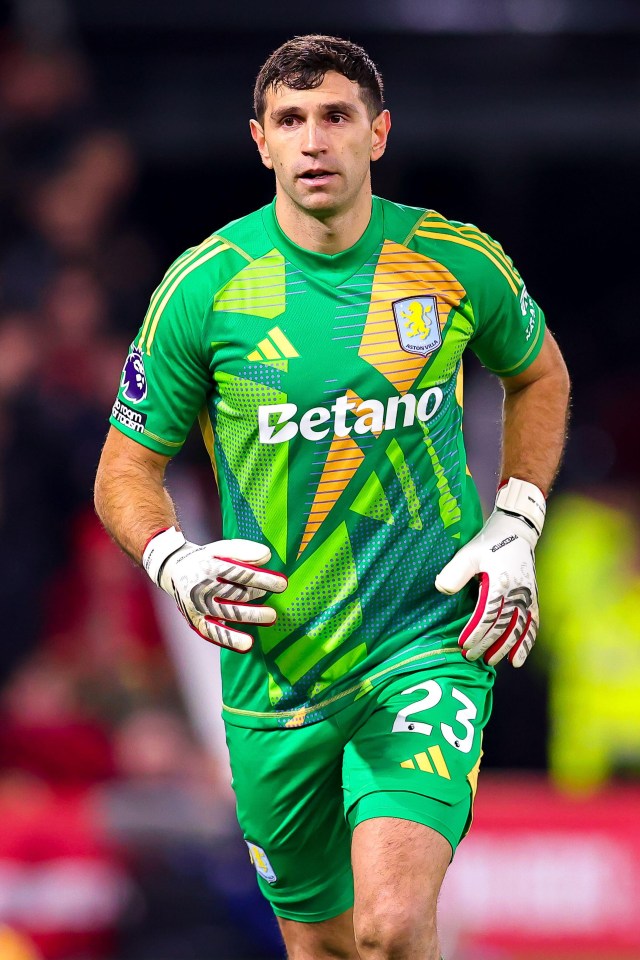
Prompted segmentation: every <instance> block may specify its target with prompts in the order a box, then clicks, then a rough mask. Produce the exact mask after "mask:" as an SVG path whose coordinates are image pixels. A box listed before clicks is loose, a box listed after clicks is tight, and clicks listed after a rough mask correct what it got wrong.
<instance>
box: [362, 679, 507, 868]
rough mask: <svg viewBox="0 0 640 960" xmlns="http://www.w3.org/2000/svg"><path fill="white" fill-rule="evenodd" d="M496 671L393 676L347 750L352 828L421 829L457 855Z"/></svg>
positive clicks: (465, 827)
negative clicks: (385, 824)
mask: <svg viewBox="0 0 640 960" xmlns="http://www.w3.org/2000/svg"><path fill="white" fill-rule="evenodd" d="M493 677H494V673H493V671H492V670H487V669H485V668H479V667H478V666H477V665H476V664H473V663H467V662H466V661H462V662H461V663H460V664H459V665H458V664H453V665H452V664H447V665H444V666H443V667H442V668H437V669H428V670H421V671H416V672H415V673H412V674H407V675H403V676H400V677H395V678H394V679H393V681H392V682H391V683H390V684H388V686H387V687H386V688H385V689H384V690H382V691H379V692H376V701H377V702H376V707H375V709H374V710H372V711H371V713H370V714H369V715H368V717H367V718H366V720H365V721H364V722H363V723H362V725H361V726H360V727H359V728H358V729H357V731H356V732H355V733H354V735H353V737H352V738H351V740H350V741H349V743H348V744H347V746H346V748H345V757H344V783H345V812H346V814H347V817H348V820H349V824H350V826H351V829H352V830H354V829H355V827H356V826H357V825H358V824H360V823H363V822H365V821H367V820H370V819H373V818H376V817H395V818H399V819H404V820H410V821H413V822H415V823H421V824H423V825H425V826H428V827H431V828H432V829H433V830H435V831H437V832H438V833H440V834H441V835H442V836H443V837H444V838H445V839H446V840H447V841H448V843H449V845H450V847H451V851H455V849H456V846H457V844H458V843H459V841H460V839H461V838H462V837H463V836H464V834H465V833H466V831H467V830H468V827H469V825H470V822H471V811H472V802H473V795H474V793H475V785H476V780H477V775H478V769H479V764H480V756H481V752H482V751H481V738H482V730H483V728H484V725H485V724H486V722H487V720H488V717H489V714H490V711H491V689H492V684H493Z"/></svg>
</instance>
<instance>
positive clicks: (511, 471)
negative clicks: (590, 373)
mask: <svg viewBox="0 0 640 960" xmlns="http://www.w3.org/2000/svg"><path fill="white" fill-rule="evenodd" d="M568 404H569V378H568V376H567V374H566V369H561V370H558V371H555V372H554V373H553V374H549V375H548V376H544V377H541V378H540V379H539V380H535V381H534V382H533V383H529V384H527V385H526V386H522V387H521V388H520V389H518V390H512V391H509V390H508V389H507V390H506V392H505V399H504V412H503V441H502V462H501V469H500V476H501V479H507V478H508V477H518V478H519V479H520V480H528V481H529V482H530V483H535V484H536V486H537V487H539V488H540V489H541V490H542V491H543V492H544V493H545V494H546V493H548V492H549V490H550V489H551V486H552V484H553V481H554V479H555V477H556V474H557V472H558V468H559V466H560V461H561V458H562V451H563V449H564V445H565V440H566V433H567V415H568Z"/></svg>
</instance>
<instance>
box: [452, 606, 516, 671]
mask: <svg viewBox="0 0 640 960" xmlns="http://www.w3.org/2000/svg"><path fill="white" fill-rule="evenodd" d="M499 600H500V603H499V606H498V607H497V611H498V615H497V616H496V617H495V618H494V619H492V621H491V623H490V624H489V626H488V629H486V630H485V631H484V632H481V631H480V627H478V629H477V630H476V632H475V634H474V635H472V636H470V637H468V638H467V640H465V642H464V645H463V650H464V651H465V656H466V658H467V660H479V659H480V657H483V656H484V654H485V653H486V651H487V650H488V649H489V648H490V647H492V646H493V645H494V644H495V642H496V640H498V639H499V638H501V637H502V636H503V635H504V633H505V631H506V630H507V629H509V627H510V624H511V620H512V619H513V617H514V611H513V604H511V603H509V602H508V600H507V599H505V597H500V598H499ZM480 626H482V624H481V625H480Z"/></svg>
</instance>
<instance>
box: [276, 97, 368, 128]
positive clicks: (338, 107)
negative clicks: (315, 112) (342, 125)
mask: <svg viewBox="0 0 640 960" xmlns="http://www.w3.org/2000/svg"><path fill="white" fill-rule="evenodd" d="M319 107H320V110H321V111H322V112H323V113H348V114H349V115H350V116H353V115H354V114H355V113H357V109H356V108H355V107H354V106H353V104H351V103H349V102H348V101H347V100H332V101H331V102H330V103H321V104H319ZM300 112H301V108H300V107H299V106H296V104H293V103H292V104H291V105H290V106H288V107H277V108H276V109H275V110H273V111H272V112H271V113H270V114H269V116H270V117H271V119H272V120H274V121H275V122H276V123H277V121H278V120H282V119H283V118H284V117H288V116H289V115H290V114H292V113H300Z"/></svg>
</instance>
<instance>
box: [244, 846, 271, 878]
mask: <svg viewBox="0 0 640 960" xmlns="http://www.w3.org/2000/svg"><path fill="white" fill-rule="evenodd" d="M245 843H246V845H247V846H248V847H249V856H250V857H251V863H252V864H253V865H254V867H255V868H256V872H257V873H258V874H259V876H261V877H262V879H263V880H266V881H267V883H275V882H276V880H277V879H278V878H277V877H276V874H275V870H274V869H273V867H272V866H271V864H270V863H269V857H268V856H267V855H266V853H265V852H264V850H263V849H262V847H259V846H258V844H257V843H250V842H249V841H248V840H245Z"/></svg>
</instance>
